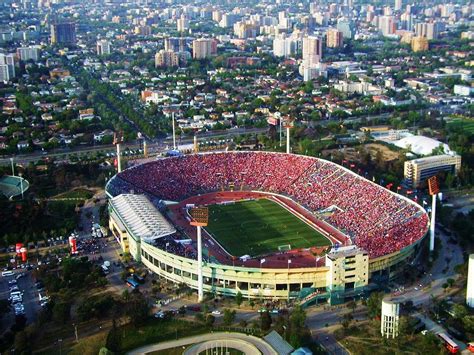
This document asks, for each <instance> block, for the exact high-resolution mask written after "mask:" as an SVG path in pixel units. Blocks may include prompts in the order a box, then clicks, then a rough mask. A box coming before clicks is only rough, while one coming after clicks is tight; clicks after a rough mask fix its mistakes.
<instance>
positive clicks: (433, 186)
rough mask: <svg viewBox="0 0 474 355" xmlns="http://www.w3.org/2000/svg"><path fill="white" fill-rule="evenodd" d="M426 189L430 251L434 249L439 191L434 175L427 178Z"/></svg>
mask: <svg viewBox="0 0 474 355" xmlns="http://www.w3.org/2000/svg"><path fill="white" fill-rule="evenodd" d="M428 191H429V193H430V195H431V198H432V200H431V221H430V252H433V251H434V246H435V224H436V197H437V196H438V193H439V183H438V178H437V177H436V176H433V177H430V178H429V179H428Z"/></svg>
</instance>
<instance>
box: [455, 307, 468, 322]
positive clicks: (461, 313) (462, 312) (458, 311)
mask: <svg viewBox="0 0 474 355" xmlns="http://www.w3.org/2000/svg"><path fill="white" fill-rule="evenodd" d="M452 311H453V318H454V319H462V318H464V317H465V316H466V315H467V309H466V307H465V306H463V305H462V304H454V305H453V308H452Z"/></svg>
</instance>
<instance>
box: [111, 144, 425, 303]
mask: <svg viewBox="0 0 474 355" xmlns="http://www.w3.org/2000/svg"><path fill="white" fill-rule="evenodd" d="M106 192H107V194H108V197H109V212H110V222H109V227H110V229H111V231H112V233H113V234H114V236H115V237H116V239H117V241H118V242H119V243H120V244H121V247H122V249H123V250H124V251H127V252H130V254H131V255H132V257H133V258H134V259H135V260H136V261H139V262H141V263H143V265H145V266H146V267H147V268H149V269H150V270H151V271H153V272H154V273H156V274H158V275H159V276H160V277H164V278H166V279H168V280H171V281H173V282H175V283H180V284H186V285H188V286H189V287H191V288H194V289H198V262H197V246H196V228H195V227H193V226H190V222H191V217H190V214H189V212H190V209H191V208H193V207H195V206H208V208H209V221H208V224H207V226H206V227H204V231H203V243H202V246H203V255H204V257H203V265H202V270H203V287H204V291H205V292H210V293H216V294H221V295H229V296H232V295H235V294H236V293H237V292H241V293H242V294H243V296H244V297H247V298H266V299H296V300H299V302H301V303H302V304H303V305H306V304H310V303H315V302H330V303H332V304H336V303H341V302H344V301H345V300H347V299H351V298H354V297H360V296H362V295H364V294H365V293H366V292H367V291H369V290H370V289H372V288H375V287H377V284H380V283H383V282H385V283H386V282H387V281H388V280H389V279H390V278H392V277H394V276H395V275H396V274H397V272H399V271H400V269H401V268H400V266H402V265H405V264H406V263H407V262H408V261H409V260H410V259H411V258H412V257H413V256H414V255H415V254H416V251H417V249H418V248H419V246H420V242H421V241H422V240H423V238H424V236H425V235H426V233H427V231H428V227H429V221H428V216H427V214H426V212H425V210H424V209H423V208H422V207H421V206H420V205H418V204H417V203H415V202H413V201H411V200H410V199H407V198H405V197H404V196H401V195H398V194H396V193H394V192H392V191H389V190H387V189H385V188H384V187H381V186H379V185H377V184H375V183H373V182H371V181H369V180H367V179H365V178H363V177H361V176H359V175H357V174H355V173H354V172H352V171H351V170H349V169H346V168H344V167H342V166H339V165H337V164H334V163H332V162H329V161H326V160H322V159H318V158H313V157H306V156H300V155H295V154H282V153H268V152H225V153H224V152H221V153H207V154H194V155H186V156H182V157H169V158H161V159H158V160H156V161H153V162H149V163H145V164H142V165H138V166H135V167H132V168H129V169H127V170H124V171H122V172H121V173H119V174H117V175H116V176H114V177H113V178H112V179H111V180H110V181H109V182H108V184H107V186H106Z"/></svg>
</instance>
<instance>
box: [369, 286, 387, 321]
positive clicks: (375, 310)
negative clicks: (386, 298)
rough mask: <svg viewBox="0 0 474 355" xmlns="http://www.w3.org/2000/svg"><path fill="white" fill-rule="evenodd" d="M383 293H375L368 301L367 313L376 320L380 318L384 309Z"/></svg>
mask: <svg viewBox="0 0 474 355" xmlns="http://www.w3.org/2000/svg"><path fill="white" fill-rule="evenodd" d="M382 299H383V293H382V292H373V293H372V294H371V295H370V297H369V298H368V300H367V311H368V314H369V317H370V318H375V317H379V316H380V311H381V308H382Z"/></svg>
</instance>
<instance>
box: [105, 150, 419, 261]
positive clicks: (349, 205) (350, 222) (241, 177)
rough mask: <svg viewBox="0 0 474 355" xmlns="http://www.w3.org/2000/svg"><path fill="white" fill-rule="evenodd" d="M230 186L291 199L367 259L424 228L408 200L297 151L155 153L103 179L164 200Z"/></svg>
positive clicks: (119, 189)
mask: <svg viewBox="0 0 474 355" xmlns="http://www.w3.org/2000/svg"><path fill="white" fill-rule="evenodd" d="M230 188H233V189H235V190H254V191H266V192H273V193H278V194H282V195H285V196H288V197H291V198H292V199H293V200H295V201H296V202H298V203H300V204H301V205H303V206H305V207H306V208H308V209H309V210H311V211H313V212H315V213H318V214H319V216H320V218H322V219H325V220H326V221H327V222H328V223H330V224H331V225H333V226H335V227H336V228H338V229H339V230H341V231H342V232H344V233H345V234H346V235H348V236H349V237H350V238H351V240H352V241H353V242H354V243H355V244H356V245H358V246H360V247H362V248H364V249H365V250H367V251H368V252H369V254H370V256H371V257H378V256H381V255H386V254H389V253H392V252H395V251H397V250H400V249H402V248H404V247H406V246H408V245H410V244H412V243H413V242H415V241H416V240H418V239H419V238H421V237H422V236H423V235H424V233H425V232H426V230H427V227H428V218H427V215H426V213H424V212H423V210H422V209H421V207H419V206H417V205H416V204H415V203H413V202H411V201H408V200H406V199H404V198H402V197H401V196H399V195H397V194H394V193H392V192H390V191H389V190H387V189H385V188H383V187H381V186H379V185H377V184H375V183H372V182H371V181H368V180H366V179H365V178H363V177H361V176H359V175H357V174H355V173H353V172H352V171H350V170H348V169H346V168H343V167H341V166H339V165H337V164H334V163H332V162H329V161H325V160H321V159H317V158H311V157H304V156H298V155H287V154H280V153H269V152H226V153H212V154H199V155H187V156H182V157H172V158H166V159H159V160H156V161H153V162H151V163H146V164H142V165H139V166H135V167H133V168H130V169H127V170H125V171H123V172H122V173H120V174H118V175H117V176H116V177H115V178H114V179H113V180H112V181H111V183H109V185H108V191H109V192H110V193H112V195H116V194H118V193H129V192H131V191H134V192H135V193H146V194H148V195H151V196H155V197H158V198H160V199H162V200H171V201H181V200H183V199H185V198H187V197H191V196H195V195H198V194H201V193H206V192H211V191H220V190H229V189H230ZM327 211H330V213H327ZM322 212H326V213H322Z"/></svg>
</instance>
